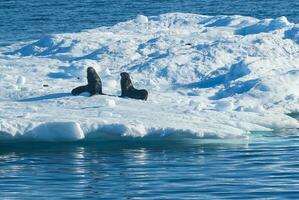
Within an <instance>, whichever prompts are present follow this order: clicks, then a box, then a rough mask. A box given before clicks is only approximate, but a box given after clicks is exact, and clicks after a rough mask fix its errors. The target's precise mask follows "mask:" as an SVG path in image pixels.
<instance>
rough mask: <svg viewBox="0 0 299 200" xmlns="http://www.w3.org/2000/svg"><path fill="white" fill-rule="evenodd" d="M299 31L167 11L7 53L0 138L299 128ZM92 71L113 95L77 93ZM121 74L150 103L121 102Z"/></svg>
mask: <svg viewBox="0 0 299 200" xmlns="http://www.w3.org/2000/svg"><path fill="white" fill-rule="evenodd" d="M298 33H299V29H298V24H292V23H290V22H288V20H287V18H285V17H279V18H276V19H263V20H259V19H255V18H252V17H244V16H206V15H196V14H187V13H168V14H163V15H159V16H143V15H139V16H137V17H136V19H132V20H129V21H127V22H122V23H118V24H116V25H114V26H112V27H100V28H96V29H90V30H85V31H82V32H79V33H66V34H55V35H46V36H44V37H43V38H41V39H40V40H37V41H32V42H29V43H27V44H26V45H21V44H20V45H18V44H15V45H13V46H9V47H6V48H1V50H0V70H1V73H0V87H1V90H0V108H1V109H2V110H4V111H5V112H1V113H0V119H1V120H0V141H2V140H8V139H10V140H14V139H22V140H23V139H24V140H40V141H75V140H84V139H94V138H97V139H117V140H119V139H125V138H126V139H127V138H143V139H156V140H161V139H162V138H163V139H164V138H165V139H173V138H174V139H184V138H192V139H198V138H248V137H250V132H251V131H272V130H276V129H286V128H298V127H299V123H298V121H297V120H296V119H293V118H291V117H289V116H288V115H286V114H287V113H291V112H298V111H299V106H298V105H299V90H298V86H299V65H298V63H299V35H298ZM88 67H94V68H95V69H96V71H97V72H98V74H99V75H100V77H101V79H102V82H103V92H104V93H106V94H110V96H109V95H99V96H93V97H88V98H87V97H85V96H86V95H81V96H71V94H70V91H71V90H72V88H74V87H77V86H79V85H84V84H86V81H87V80H86V69H87V68H88ZM123 71H127V72H129V73H130V74H131V77H132V80H133V83H134V86H135V87H136V88H144V89H147V90H148V91H149V99H148V101H146V102H144V101H138V100H132V99H125V98H119V97H117V96H118V95H120V85H119V81H120V75H119V74H120V73H121V72H123ZM87 96H88V95H87Z"/></svg>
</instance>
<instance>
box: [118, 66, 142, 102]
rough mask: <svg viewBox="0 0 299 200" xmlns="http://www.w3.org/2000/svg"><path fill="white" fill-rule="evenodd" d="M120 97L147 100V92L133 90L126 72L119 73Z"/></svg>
mask: <svg viewBox="0 0 299 200" xmlns="http://www.w3.org/2000/svg"><path fill="white" fill-rule="evenodd" d="M120 77H121V80H120V86H121V96H120V97H128V98H132V99H140V100H144V101H146V100H147V97H148V92H147V90H145V89H141V90H138V89H136V88H134V86H133V83H132V81H131V78H130V75H129V73H127V72H122V73H120Z"/></svg>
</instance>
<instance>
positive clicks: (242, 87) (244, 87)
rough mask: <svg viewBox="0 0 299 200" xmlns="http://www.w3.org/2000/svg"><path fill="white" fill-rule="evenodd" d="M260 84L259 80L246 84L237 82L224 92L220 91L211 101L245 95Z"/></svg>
mask: <svg viewBox="0 0 299 200" xmlns="http://www.w3.org/2000/svg"><path fill="white" fill-rule="evenodd" d="M258 83H259V79H254V80H249V81H245V82H241V81H240V82H237V83H235V84H234V85H233V86H230V87H226V88H224V89H223V90H220V91H218V92H217V93H216V94H215V95H214V96H212V97H210V98H209V99H211V100H219V99H223V98H227V97H231V96H234V95H236V94H243V93H245V92H248V91H249V90H251V89H252V88H253V87H254V86H256V85H257V84H258Z"/></svg>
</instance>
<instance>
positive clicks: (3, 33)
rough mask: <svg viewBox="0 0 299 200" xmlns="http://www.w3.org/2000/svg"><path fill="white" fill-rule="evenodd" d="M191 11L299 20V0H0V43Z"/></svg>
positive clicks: (4, 43) (5, 43)
mask: <svg viewBox="0 0 299 200" xmlns="http://www.w3.org/2000/svg"><path fill="white" fill-rule="evenodd" d="M167 12H190V13H199V14H208V15H219V14H225V15H233V14H238V15H247V16H253V17H257V18H274V17H278V16H282V15H284V16H286V17H288V19H289V20H290V21H292V22H296V23H298V22H299V15H298V13H299V1H297V0H289V1H284V0H283V1H282V0H213V1H212V0H78V1H75V0H73V1H71V0H46V1H38V0H1V1H0V46H1V45H2V46H3V45H7V44H11V43H14V42H16V41H23V40H31V39H38V38H40V37H41V36H42V35H44V34H49V33H64V32H77V31H80V30H82V29H88V28H95V27H99V26H110V25H113V24H116V23H117V22H120V21H126V20H128V19H132V18H135V17H136V15H138V14H143V15H147V16H150V15H158V14H162V13H167Z"/></svg>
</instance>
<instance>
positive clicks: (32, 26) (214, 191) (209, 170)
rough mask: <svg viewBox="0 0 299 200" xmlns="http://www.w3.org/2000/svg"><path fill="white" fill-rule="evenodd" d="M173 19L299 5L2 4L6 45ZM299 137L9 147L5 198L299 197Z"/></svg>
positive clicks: (3, 165)
mask: <svg viewBox="0 0 299 200" xmlns="http://www.w3.org/2000/svg"><path fill="white" fill-rule="evenodd" d="M167 12H188V13H198V14H208V15H218V14H225V15H230V14H239V15H246V16H253V17H257V18H261V19H262V18H275V17H278V16H281V15H284V16H286V17H287V18H288V19H289V20H290V21H291V22H296V23H298V22H299V18H298V13H299V3H298V2H297V1H276V0H275V1H267V0H265V1H250V2H249V1H229V0H224V1H197V2H194V1H121V2H120V1H114V0H112V1H96V0H86V1H72V2H71V3H70V2H69V1H66V0H64V1H61V0H60V1H58V0H49V1H35V0H15V1H10V0H3V1H1V2H0V45H2V46H5V45H8V44H13V43H15V42H18V41H27V40H32V39H38V38H40V37H41V36H43V35H45V34H49V33H65V32H77V31H80V30H82V29H88V28H95V27H99V26H110V25H113V24H115V23H117V22H120V21H126V20H128V19H131V18H134V17H136V15H137V14H143V15H157V14H161V13H167ZM298 153H299V131H297V130H282V131H279V132H268V133H263V132H259V133H252V134H251V136H250V138H249V139H248V140H243V139H240V140H234V141H231V140H221V139H218V140H207V139H204V140H195V141H190V140H186V141H171V140H170V141H167V140H165V141H144V140H129V141H105V142H103V141H100V142H99V141H98V142H97V141H84V142H72V143H41V142H36V143H34V142H10V143H8V142H6V143H1V144H0V198H1V199H32V198H34V197H35V198H38V199H49V198H51V199H76V198H78V199H100V198H103V199H251V198H256V199H261V198H262V199H291V198H293V199H296V198H298V196H299V192H298V191H299V171H298V168H299V158H298Z"/></svg>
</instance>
